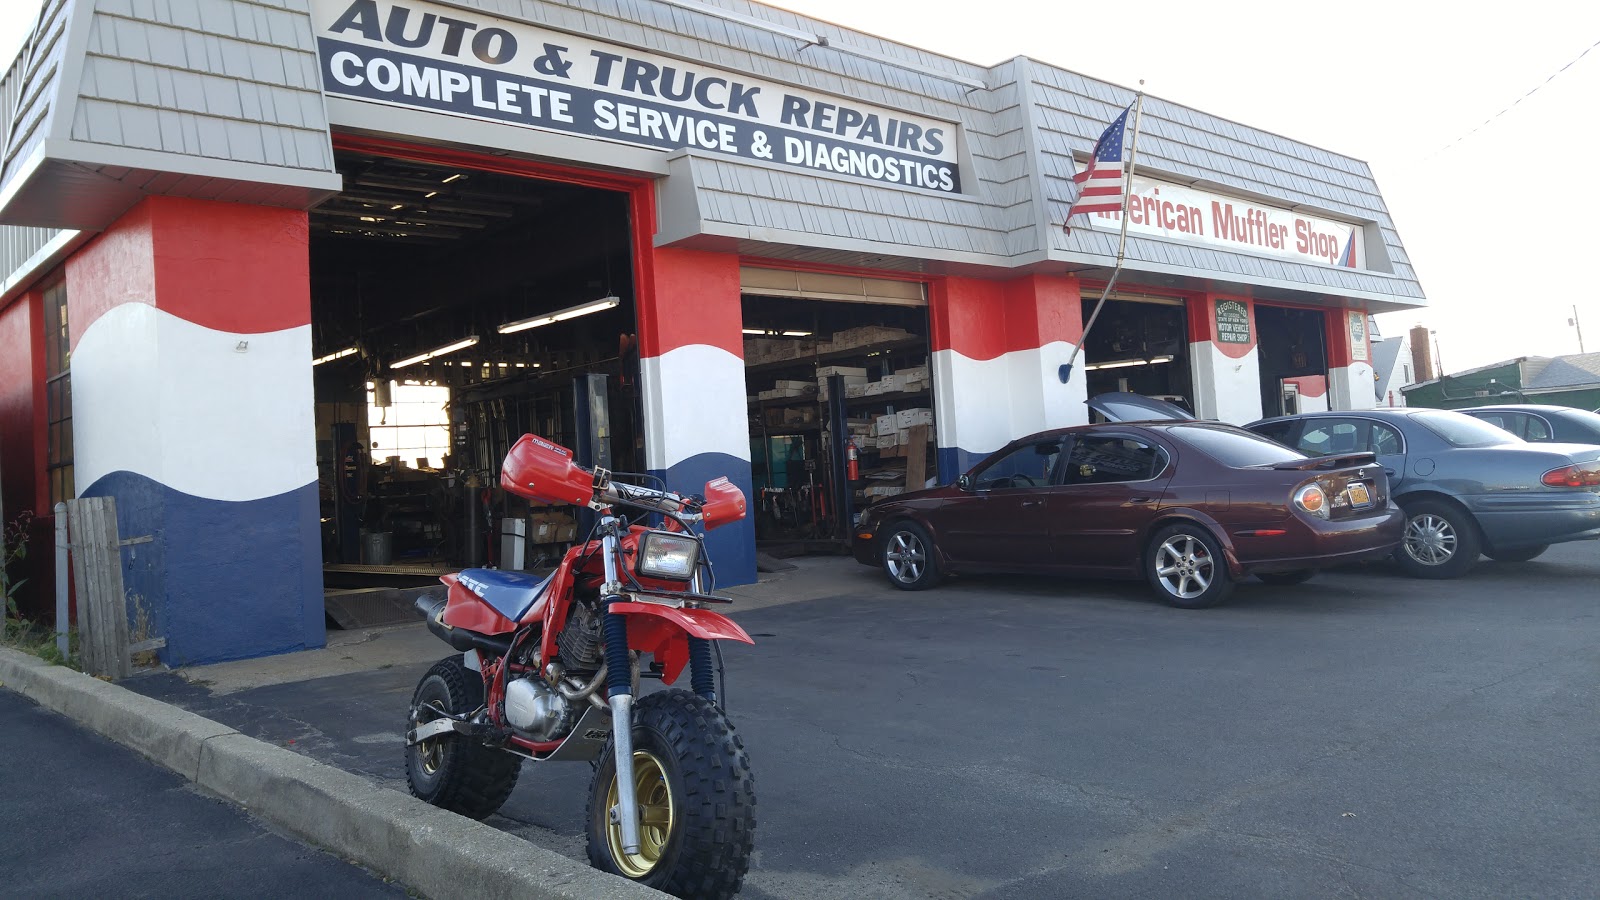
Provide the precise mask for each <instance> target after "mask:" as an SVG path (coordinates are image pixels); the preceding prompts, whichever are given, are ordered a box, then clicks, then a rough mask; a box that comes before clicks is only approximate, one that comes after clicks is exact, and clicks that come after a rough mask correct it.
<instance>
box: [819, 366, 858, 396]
mask: <svg viewBox="0 0 1600 900" xmlns="http://www.w3.org/2000/svg"><path fill="white" fill-rule="evenodd" d="M833 375H838V376H840V377H842V378H843V379H844V395H845V396H846V397H859V396H861V394H860V392H859V391H864V390H866V388H867V370H866V369H864V368H856V367H853V366H823V367H821V368H819V369H817V398H818V399H819V400H824V401H825V400H827V399H828V383H829V380H830V376H833ZM852 389H858V390H857V391H856V392H855V393H852Z"/></svg>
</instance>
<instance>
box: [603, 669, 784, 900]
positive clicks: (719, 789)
mask: <svg viewBox="0 0 1600 900" xmlns="http://www.w3.org/2000/svg"><path fill="white" fill-rule="evenodd" d="M633 758H634V782H635V790H636V796H637V797H638V799H639V812H640V820H641V826H640V848H639V849H640V852H639V853H637V854H632V855H629V854H625V853H624V852H623V849H622V835H621V826H620V825H616V824H613V823H612V822H611V820H610V810H611V807H612V806H613V805H614V804H615V803H616V799H617V796H618V794H617V792H618V790H619V785H618V784H617V762H616V745H615V743H614V742H607V744H606V749H605V751H604V752H603V753H601V755H600V759H599V761H598V762H597V763H596V765H595V772H594V780H593V781H592V782H591V783H590V786H589V808H588V812H587V816H586V818H587V821H588V833H589V834H588V836H589V862H590V863H591V864H593V865H594V867H595V868H597V869H601V870H604V871H607V872H611V873H613V874H616V875H621V876H623V877H625V878H631V879H633V880H634V881H638V882H640V883H642V884H645V885H648V886H650V887H653V888H655V889H657V890H661V891H665V892H667V893H669V894H673V895H675V896H678V897H694V898H701V897H705V898H712V900H720V898H727V897H732V896H733V895H735V894H737V893H738V892H739V887H740V885H741V884H743V882H744V876H745V873H746V872H747V871H749V869H750V852H751V850H752V848H753V847H754V846H755V827H756V817H755V808H756V797H755V780H754V778H753V777H752V775H751V774H750V759H749V756H748V755H747V754H746V753H745V749H744V742H743V741H742V740H740V739H739V735H738V733H737V732H735V731H734V729H733V725H732V723H730V722H729V721H728V718H727V716H726V715H724V714H723V712H722V710H721V709H719V708H717V707H716V706H715V705H714V704H712V703H711V702H710V701H708V700H706V699H705V698H703V697H698V696H696V695H694V694H692V693H690V692H688V691H683V690H667V691H657V692H655V693H653V694H649V695H646V696H644V697H641V698H639V699H638V701H636V702H635V703H634V706H633Z"/></svg>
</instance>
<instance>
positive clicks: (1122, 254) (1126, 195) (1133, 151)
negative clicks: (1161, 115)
mask: <svg viewBox="0 0 1600 900" xmlns="http://www.w3.org/2000/svg"><path fill="white" fill-rule="evenodd" d="M1143 111H1144V79H1140V80H1139V93H1138V94H1137V95H1135V96H1134V99H1133V143H1132V144H1131V145H1129V147H1128V171H1127V176H1126V178H1127V183H1126V184H1125V185H1124V186H1123V190H1122V213H1121V215H1122V232H1121V234H1120V235H1118V237H1117V265H1116V268H1114V269H1112V270H1111V278H1110V279H1109V280H1108V281H1106V286H1105V288H1104V289H1102V290H1101V291H1100V300H1099V301H1098V302H1097V303H1095V305H1094V312H1092V313H1090V314H1089V321H1088V322H1085V323H1084V325H1083V335H1082V336H1081V337H1079V338H1078V343H1077V344H1075V345H1074V346H1073V348H1072V356H1071V357H1070V358H1069V359H1068V360H1067V362H1066V364H1065V365H1063V366H1062V367H1061V371H1060V377H1061V383H1062V384H1066V383H1067V381H1068V380H1069V379H1070V378H1072V364H1073V363H1075V362H1077V361H1078V354H1079V353H1080V352H1081V351H1082V350H1083V345H1084V343H1085V342H1086V341H1088V339H1089V331H1090V330H1091V329H1093V328H1094V323H1095V320H1096V319H1098V318H1100V310H1101V309H1102V308H1104V307H1105V305H1106V298H1107V297H1109V296H1110V295H1111V289H1112V288H1114V287H1116V285H1117V279H1118V278H1119V277H1121V275H1122V263H1123V260H1124V259H1126V257H1127V250H1128V201H1129V199H1130V198H1132V197H1133V171H1134V170H1133V166H1134V160H1136V159H1137V158H1138V156H1139V117H1140V115H1141V114H1142V113H1143ZM1092 164H1093V163H1092V161H1091V165H1092ZM1070 216H1071V213H1070V212H1069V213H1068V217H1069V218H1070ZM1062 227H1065V223H1063V226H1062Z"/></svg>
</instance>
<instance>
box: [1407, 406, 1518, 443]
mask: <svg viewBox="0 0 1600 900" xmlns="http://www.w3.org/2000/svg"><path fill="white" fill-rule="evenodd" d="M1411 421H1413V422H1416V423H1417V424H1418V425H1421V426H1422V427H1423V428H1426V429H1428V430H1429V431H1431V432H1433V433H1434V434H1437V435H1438V436H1439V437H1440V439H1442V440H1443V441H1444V442H1445V443H1447V444H1449V445H1450V446H1452V447H1493V446H1495V445H1497V444H1522V443H1526V442H1525V441H1523V440H1522V438H1519V437H1517V436H1516V435H1514V434H1512V433H1511V432H1509V431H1506V430H1505V429H1503V428H1496V427H1495V426H1493V425H1490V424H1489V423H1488V422H1484V421H1482V420H1480V419H1474V418H1473V417H1471V416H1469V415H1467V414H1466V413H1458V412H1451V411H1450V410H1447V409H1430V410H1428V411H1427V412H1419V413H1414V414H1412V416H1411Z"/></svg>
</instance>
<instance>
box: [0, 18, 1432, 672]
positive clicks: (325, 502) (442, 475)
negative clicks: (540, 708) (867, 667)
mask: <svg viewBox="0 0 1600 900" xmlns="http://www.w3.org/2000/svg"><path fill="white" fill-rule="evenodd" d="M1068 62H1070V60H1068ZM1132 100H1133V93H1132V92H1131V91H1129V90H1128V89H1126V88H1123V87H1120V86H1117V85H1113V84H1108V83H1105V82H1100V81H1096V80H1094V79H1092V78H1088V77H1085V76H1083V75H1079V74H1077V73H1074V72H1071V71H1068V70H1065V69H1061V68H1057V67H1055V66H1052V65H1047V64H1044V63H1041V62H1038V61H1035V60H1030V59H1026V58H1022V57H1018V58H1015V59H1011V60H1007V61H1004V62H1002V63H1000V64H998V65H995V66H992V67H984V66H979V65H973V64H970V63H967V62H963V61H960V60H955V59H950V58H946V57H941V56H938V55H935V54H932V53H928V52H924V51H921V50H918V49H916V48H913V47H908V46H905V45H901V44H896V43H893V42H891V41H887V40H884V39H881V38H878V37H874V36H872V35H868V34H863V33H859V32H853V31H849V30H846V29H841V28H839V27H837V26H834V25H832V24H828V23H825V22H820V21H816V20H812V19H807V18H804V17H801V16H797V15H794V14H791V13H789V12H786V11H784V10H782V9H778V8H775V7H770V6H764V5H761V4H757V3H750V2H743V0H634V2H592V0H591V2H572V3H563V2H558V0H543V2H542V0H497V2H486V0H459V2H426V0H48V2H46V3H45V4H44V9H43V10H42V13H41V17H40V20H39V23H38V26H37V27H36V28H35V29H34V31H33V33H32V34H31V36H30V38H29V40H28V43H27V45H26V46H25V48H24V49H23V51H22V53H21V55H20V56H19V58H18V59H17V60H16V61H15V62H14V63H13V65H12V66H11V67H10V69H9V71H7V72H6V74H5V77H4V81H3V83H0V103H3V108H0V114H3V121H4V124H5V128H6V132H5V141H4V154H3V160H0V163H3V171H0V223H4V226H5V227H4V235H3V241H0V272H3V273H4V280H3V284H0V290H3V293H0V350H3V352H0V366H3V367H4V377H3V379H0V439H3V456H0V473H3V486H4V508H5V510H6V511H7V512H8V514H11V513H15V512H16V511H19V510H22V509H32V510H34V511H35V512H38V513H41V514H47V513H48V512H49V510H50V508H51V506H52V504H53V503H54V502H55V501H56V500H59V499H64V498H69V497H73V496H93V495H109V496H112V497H115V498H116V501H117V503H118V514H119V521H120V527H121V533H122V535H123V536H124V537H134V536H146V535H148V536H150V537H151V540H150V541H148V542H145V543H141V544H136V545H133V546H130V547H128V548H127V549H126V550H125V551H124V553H125V559H124V567H125V577H126V580H127V584H128V591H129V593H130V594H136V595H138V597H139V598H140V600H141V602H142V603H143V604H145V605H146V606H147V607H148V609H149V611H150V613H151V615H152V616H153V621H154V628H153V631H155V633H159V634H162V635H164V636H165V637H166V639H167V647H166V650H165V651H164V653H165V657H166V660H167V661H168V662H169V663H172V664H181V663H193V662H201V661H209V660H218V659H226V658H236V657H244V656H250V655H258V654H264V653H273V652H281V651H288V650H294V649H299V648H304V647H311V646H319V645H320V644H321V643H322V641H323V629H324V594H323V589H324V584H325V575H326V574H327V573H329V572H334V571H339V567H340V566H344V567H345V569H346V570H351V571H354V570H357V569H360V568H361V564H362V563H366V564H369V567H376V566H380V565H382V564H385V563H393V562H394V561H395V560H400V561H408V560H409V561H411V562H413V563H416V564H419V565H420V564H422V563H424V562H427V563H432V564H438V565H451V564H454V565H460V564H466V563H479V564H482V563H486V562H487V563H498V564H502V565H506V566H513V565H519V564H521V565H527V564H531V563H532V561H533V558H534V557H535V556H537V555H543V554H545V553H546V551H547V550H549V549H552V548H553V549H554V550H557V551H559V549H560V548H561V547H563V546H565V545H566V544H569V543H570V542H571V541H573V540H575V539H577V538H579V537H581V535H579V536H576V537H575V536H574V535H575V530H574V529H575V525H577V522H576V521H575V519H574V517H573V515H572V513H571V511H570V510H568V511H562V510H546V509H536V508H535V509H527V508H520V507H513V506H510V505H508V501H507V499H506V498H505V497H503V496H500V495H499V492H498V491H494V490H492V487H493V477H492V473H493V471H494V469H495V467H496V466H497V464H498V459H499V455H500V454H502V453H503V452H504V449H505V448H506V447H507V446H509V442H510V441H512V440H514V439H515V438H516V436H517V435H519V434H521V433H523V432H525V431H537V432H540V433H543V434H545V435H546V436H548V437H551V438H552V439H556V440H561V441H562V442H564V443H567V444H568V445H569V446H574V447H575V448H576V449H578V450H579V452H580V454H582V455H583V456H584V458H586V459H588V460H590V461H591V462H595V463H597V464H604V465H607V466H608V467H609V468H613V469H616V470H634V471H648V472H651V473H655V474H657V475H660V476H662V477H664V478H665V479H666V480H667V482H668V483H669V484H671V485H673V486H674V487H677V488H683V489H691V490H692V489H697V488H698V486H699V485H700V484H702V483H704V481H705V480H706V479H707V478H709V477H711V476H714V475H720V474H727V475H729V476H731V477H732V478H733V479H734V480H735V481H736V482H737V483H738V484H740V485H741V487H743V488H744V489H745V491H746V492H747V494H749V495H750V497H751V498H752V511H753V513H754V514H753V515H752V517H751V519H750V520H747V521H746V522H744V523H741V524H740V525H739V526H736V527H730V528H728V529H725V531H726V532H728V533H726V534H717V535H713V538H712V540H711V548H712V553H713V558H714V559H715V560H716V561H717V563H718V575H719V577H720V579H721V580H722V582H723V583H724V584H730V583H740V582H748V581H750V580H753V578H754V574H755V546H756V541H757V539H758V537H763V538H765V537H771V538H772V539H774V540H780V539H787V538H790V537H794V536H800V537H806V538H811V539H816V538H818V537H825V538H826V537H831V538H833V539H843V538H845V537H847V535H848V532H849V523H848V521H842V519H843V517H844V516H845V515H846V513H842V512H841V509H844V510H848V508H849V507H850V506H859V505H860V504H862V503H868V502H871V501H872V500H874V499H876V498H878V497H881V496H887V495H890V494H892V493H896V492H898V491H901V490H907V489H915V488H916V487H919V486H921V485H922V484H925V483H929V482H934V481H938V482H949V481H952V480H954V478H955V477H956V476H957V475H958V474H959V473H960V472H961V471H963V470H964V469H965V468H967V467H968V466H969V465H970V464H972V463H973V462H975V461H977V460H979V459H981V458H982V457H983V456H984V455H985V454H987V453H989V452H992V451H993V450H995V449H997V448H998V447H1000V446H1001V445H1003V444H1005V443H1006V442H1007V441H1009V440H1011V439H1012V438H1014V437H1017V436H1020V435H1022V434H1026V433H1028V432H1031V431H1035V430H1038V429H1042V428H1048V427H1055V426H1062V425H1069V424H1075V423H1081V422H1084V421H1085V420H1086V417H1087V410H1086V407H1085V405H1084V400H1085V397H1086V394H1088V393H1090V392H1095V393H1098V392H1100V391H1104V390H1118V389H1124V390H1134V391H1139V392H1142V393H1147V394H1153V395H1160V396H1167V397H1172V398H1175V399H1177V400H1178V401H1179V402H1182V403H1186V404H1188V405H1189V406H1190V407H1191V408H1193V409H1194V410H1195V411H1196V412H1197V413H1198V414H1199V415H1201V416H1203V417H1213V418H1220V419H1223V420H1226V421H1232V422H1240V423H1242V422H1245V421H1248V420H1251V419H1254V418H1257V417H1259V416H1261V415H1262V414H1264V413H1266V414H1274V413H1277V412H1280V411H1282V410H1284V409H1310V408H1319V407H1326V406H1330V405H1331V406H1332V407H1334V408H1352V407H1367V406H1372V405H1373V403H1374V392H1373V386H1372V383H1373V371H1372V365H1371V356H1370V345H1369V342H1368V340H1367V333H1366V332H1367V329H1366V323H1367V316H1368V314H1370V313H1374V312H1381V311H1389V310H1399V309H1406V308H1413V307H1417V306H1420V305H1422V304H1423V302H1424V301H1423V295H1422V290H1421V288H1420V286H1419V284H1418V282H1417V279H1416V276H1415V274H1414V273H1413V271H1412V269H1411V266H1410V264H1409V262H1408V260H1407V258H1406V253H1405V250H1404V248H1403V247H1402V245H1401V243H1400V239H1399V236H1398V235H1397V234H1396V232H1395V229H1394V225H1393V223H1392V222H1391V221H1390V219H1389V215H1388V213H1387V211H1386V210H1385V207H1384V203H1383V200H1382V198H1381V197H1380V196H1379V193H1378V189H1377V185H1376V184H1375V182H1374V180H1373V177H1372V174H1371V172H1370V170H1369V169H1368V167H1367V166H1366V165H1365V164H1364V163H1362V162H1360V161H1357V160H1354V159H1350V158H1347V157H1344V156H1340V155H1338V154H1335V153H1331V152H1328V151H1325V150H1321V149H1318V148H1315V147H1311V146H1307V145H1305V144H1301V143H1297V142H1295V141H1292V140H1289V139H1286V138H1283V137H1280V136H1278V135H1274V134H1270V133H1267V132H1264V131H1261V130H1258V129H1255V128H1251V127H1248V126H1246V125H1241V124H1238V123H1235V122H1231V121H1226V120H1223V119H1219V118H1216V117H1214V116H1210V115H1207V114H1206V113H1203V112H1200V111H1198V110H1194V109H1189V108H1187V107H1183V106H1179V105H1176V104H1173V103H1169V102H1166V101H1164V100H1161V99H1160V98H1158V97H1148V98H1147V99H1146V101H1145V103H1144V115H1143V121H1142V126H1141V133H1140V136H1139V158H1138V172H1137V175H1136V177H1135V178H1134V188H1135V191H1136V196H1135V197H1134V199H1133V210H1132V212H1131V214H1130V222H1129V236H1128V254H1127V255H1128V262H1127V267H1126V269H1125V271H1124V274H1123V276H1122V278H1121V280H1120V281H1119V283H1118V285H1117V287H1116V292H1115V293H1114V294H1113V295H1112V300H1111V302H1109V303H1108V304H1107V307H1106V310H1105V312H1104V314H1103V315H1102V316H1101V318H1100V320H1099V322H1098V323H1097V324H1096V326H1095V328H1094V329H1093V330H1092V331H1091V333H1090V335H1089V337H1088V339H1087V341H1086V343H1085V345H1084V348H1083V351H1084V352H1083V356H1082V357H1080V359H1079V362H1078V367H1077V371H1076V372H1075V373H1074V374H1073V375H1072V377H1071V378H1070V379H1069V380H1068V381H1067V382H1066V383H1063V382H1062V380H1061V378H1060V376H1059V371H1058V370H1059V367H1060V366H1061V364H1062V363H1065V362H1066V361H1067V359H1068V357H1069V355H1070V354H1071V353H1072V350H1073V348H1074V346H1075V345H1076V344H1078V343H1080V342H1084V341H1085V339H1084V337H1083V330H1084V329H1083V326H1084V322H1085V321H1086V319H1087V306H1088V305H1090V304H1092V302H1093V300H1094V299H1095V298H1096V297H1097V296H1098V293H1099V291H1100V289H1101V287H1102V286H1103V284H1104V282H1105V280H1106V278H1107V277H1108V275H1109V272H1110V270H1111V267H1112V264H1113V262H1114V256H1115V252H1116V244H1117V228H1118V221H1117V218H1116V217H1115V216H1099V217H1096V218H1093V219H1088V218H1080V219H1078V220H1076V221H1075V222H1074V227H1073V229H1072V231H1071V233H1070V234H1064V233H1063V231H1062V228H1061V225H1062V217H1063V215H1064V214H1065V212H1066V210H1067V208H1068V206H1069V203H1070V200H1071V198H1072V196H1073V194H1074V187H1073V185H1072V184H1071V183H1070V178H1071V175H1072V174H1073V172H1074V171H1076V170H1077V168H1078V167H1080V166H1082V165H1083V164H1084V161H1085V160H1086V158H1087V155H1088V152H1089V150H1090V148H1091V146H1092V145H1093V143H1094V141H1095V138H1096V137H1097V136H1098V135H1099V133H1100V131H1101V130H1102V129H1103V128H1104V127H1105V125H1106V123H1108V122H1109V121H1111V120H1112V119H1113V118H1115V116H1116V115H1117V112H1118V111H1119V110H1120V109H1121V108H1123V107H1125V106H1126V105H1128V104H1129V103H1130V102H1131V101H1132ZM830 374H838V375H840V376H841V380H840V381H839V382H837V383H838V384H841V385H843V386H844V389H845V391H846V393H847V396H846V397H845V398H844V399H843V402H842V404H841V405H840V409H839V418H838V419H835V418H833V417H832V415H831V412H830V406H829V403H824V402H823V401H822V400H821V399H820V398H819V397H818V396H817V394H816V391H817V389H818V388H817V384H818V380H819V379H821V380H822V383H823V384H824V385H825V384H827V376H828V375H830ZM823 390H826V388H823ZM830 402H831V401H830ZM845 420H847V422H845ZM834 422H845V424H841V425H840V426H838V428H846V427H847V428H848V429H849V432H850V433H849V435H847V436H846V435H842V434H841V438H840V439H839V440H835V439H833V431H835V430H836V427H835V425H834V424H833V423H834ZM845 437H848V438H850V439H852V440H853V441H854V443H855V444H857V445H858V446H859V447H861V449H862V450H863V451H864V453H863V464H864V465H865V467H866V469H867V473H866V474H865V476H864V479H863V481H862V482H861V484H858V485H855V486H853V489H846V490H845V491H843V492H842V493H841V492H835V491H832V489H831V488H830V484H831V483H832V482H831V481H830V478H829V473H830V472H832V471H833V470H834V469H833V466H834V464H835V461H836V460H837V459H839V458H841V457H842V456H843V454H844V452H845V451H844V445H845V440H844V438H845ZM840 497H842V498H844V501H843V502H830V498H840ZM508 522H509V523H511V524H506V523H508ZM517 522H525V523H527V524H526V530H523V529H524V526H522V525H517V524H516V523H517ZM46 525H47V521H46ZM502 532H503V533H502ZM46 546H48V533H47V532H44V531H41V532H40V533H38V534H36V535H35V542H34V545H33V547H34V550H35V551H36V552H35V553H34V554H32V556H33V557H34V558H35V559H37V560H44V559H46V558H47V557H48V555H49V554H48V553H46V552H43V550H42V549H41V548H43V547H46ZM524 553H526V555H524ZM48 581H49V579H48V575H47V574H45V575H44V577H43V579H42V580H41V581H40V582H39V583H38V584H39V585H45V584H48ZM326 583H327V584H328V585H329V586H332V584H333V582H332V580H331V578H330V579H329V580H328V581H327V582H326ZM34 602H35V603H40V602H44V603H47V602H48V601H47V600H44V601H40V600H39V599H37V598H36V599H35V601H34Z"/></svg>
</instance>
